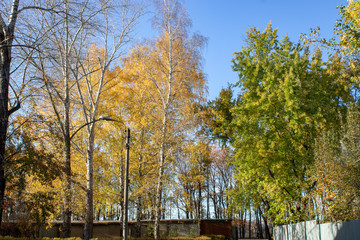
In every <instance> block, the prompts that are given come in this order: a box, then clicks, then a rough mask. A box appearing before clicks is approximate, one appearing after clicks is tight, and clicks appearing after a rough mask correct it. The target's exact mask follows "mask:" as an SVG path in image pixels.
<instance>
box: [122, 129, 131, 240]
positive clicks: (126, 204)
mask: <svg viewBox="0 0 360 240" xmlns="http://www.w3.org/2000/svg"><path fill="white" fill-rule="evenodd" d="M125 134H126V160H125V161H126V163H125V186H124V188H125V190H124V207H125V212H124V219H123V240H127V239H128V208H129V199H128V198H129V192H128V191H129V156H130V129H129V128H128V129H126V130H125Z"/></svg>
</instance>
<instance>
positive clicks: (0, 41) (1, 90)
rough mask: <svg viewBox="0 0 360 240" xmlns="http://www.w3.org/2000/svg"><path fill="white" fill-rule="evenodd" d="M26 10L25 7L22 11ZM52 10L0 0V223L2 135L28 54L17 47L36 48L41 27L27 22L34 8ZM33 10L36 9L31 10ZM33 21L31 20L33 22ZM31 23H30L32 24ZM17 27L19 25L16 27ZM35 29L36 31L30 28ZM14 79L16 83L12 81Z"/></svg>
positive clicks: (0, 206) (0, 210)
mask: <svg viewBox="0 0 360 240" xmlns="http://www.w3.org/2000/svg"><path fill="white" fill-rule="evenodd" d="M25 10H27V11H25ZM31 10H41V11H48V12H56V10H55V6H53V5H51V4H48V5H47V6H46V7H44V6H42V2H41V1H38V2H31V1H24V3H23V1H21V2H20V0H13V1H2V2H1V13H0V32H1V33H0V85H1V86H0V106H1V107H0V225H1V222H2V214H3V207H4V205H3V204H4V202H3V201H4V193H5V188H6V179H5V172H6V168H7V166H6V159H5V150H6V140H7V139H6V136H7V130H8V124H9V117H10V116H11V115H12V114H13V113H15V112H16V111H17V110H18V109H20V103H21V100H22V99H21V98H22V97H23V96H21V95H22V92H23V89H24V87H25V86H26V83H27V81H28V78H27V77H26V76H27V75H26V72H27V68H28V60H29V59H30V57H31V54H23V53H22V50H21V49H28V50H29V49H32V50H30V51H29V52H30V53H33V52H34V51H39V50H40V47H39V46H40V45H41V38H42V37H43V36H44V35H45V33H46V32H45V31H42V30H43V28H42V26H41V24H40V25H31V24H29V22H30V21H31V20H29V19H32V15H33V14H34V11H31ZM35 14H36V13H35ZM33 23H34V22H33ZM33 23H32V24H33ZM18 29H21V30H20V31H19V30H18ZM34 29H36V31H33V30H34ZM16 82H17V83H16Z"/></svg>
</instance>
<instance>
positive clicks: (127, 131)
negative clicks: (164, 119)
mask: <svg viewBox="0 0 360 240" xmlns="http://www.w3.org/2000/svg"><path fill="white" fill-rule="evenodd" d="M99 120H104V121H113V122H120V123H122V122H121V121H118V120H115V119H112V118H110V117H106V116H101V117H100V118H99ZM125 136H126V145H125V146H126V162H125V186H124V207H125V210H124V218H123V240H127V239H128V212H129V158H130V129H129V128H126V129H125Z"/></svg>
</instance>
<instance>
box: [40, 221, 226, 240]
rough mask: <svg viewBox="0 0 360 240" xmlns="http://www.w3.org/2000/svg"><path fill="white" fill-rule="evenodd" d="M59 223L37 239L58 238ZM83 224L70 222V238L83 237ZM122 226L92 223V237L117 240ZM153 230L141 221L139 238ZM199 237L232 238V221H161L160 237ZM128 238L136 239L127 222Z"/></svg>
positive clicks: (132, 228) (42, 231)
mask: <svg viewBox="0 0 360 240" xmlns="http://www.w3.org/2000/svg"><path fill="white" fill-rule="evenodd" d="M60 227H61V223H59V222H58V223H56V224H54V225H53V227H51V228H45V227H43V228H41V229H40V233H39V235H40V236H39V237H60V236H61V232H60ZM83 228H84V223H83V222H72V224H71V236H72V237H82V236H83ZM121 229H122V225H121V223H120V222H114V221H108V222H105V221H103V222H94V225H93V237H95V238H116V237H117V238H118V237H120V236H121ZM153 229H154V222H153V221H141V237H144V238H146V237H152V234H153ZM199 235H224V236H226V237H227V238H228V239H231V238H232V221H231V220H230V219H229V220H225V219H201V220H184V219H181V220H161V221H160V237H194V236H199ZM129 236H130V237H132V238H135V237H136V222H134V221H130V222H129Z"/></svg>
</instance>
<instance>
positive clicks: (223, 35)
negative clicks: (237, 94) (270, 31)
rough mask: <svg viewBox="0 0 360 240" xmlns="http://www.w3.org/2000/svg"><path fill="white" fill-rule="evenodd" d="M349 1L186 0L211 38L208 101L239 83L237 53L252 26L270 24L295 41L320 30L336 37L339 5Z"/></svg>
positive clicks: (195, 21)
mask: <svg viewBox="0 0 360 240" xmlns="http://www.w3.org/2000/svg"><path fill="white" fill-rule="evenodd" d="M346 2H347V1H346V0H185V6H186V8H187V11H188V14H189V16H190V18H191V20H192V23H193V28H192V30H193V31H195V32H199V33H200V34H202V35H203V36H205V37H207V38H208V43H207V47H206V48H205V49H204V54H203V56H204V72H205V73H206V75H207V81H208V87H209V95H208V99H209V100H212V99H214V98H216V97H217V96H218V94H219V92H220V90H221V88H223V87H226V86H227V85H228V83H235V82H236V81H237V74H236V73H234V72H233V71H232V70H231V59H232V58H233V55H232V54H233V53H234V52H238V51H241V47H242V46H243V45H244V40H245V37H246V30H247V29H248V28H249V27H253V26H254V27H258V28H259V29H260V30H263V29H264V28H265V27H266V26H267V25H268V24H269V23H270V22H271V23H272V25H273V28H278V29H279V31H278V34H279V35H280V36H284V35H286V34H287V35H288V36H289V37H290V40H291V41H293V42H295V41H297V40H298V39H299V36H300V34H301V33H309V30H310V28H315V27H317V26H319V27H320V30H321V35H322V36H323V37H326V38H330V37H332V36H333V27H334V25H335V22H336V20H337V19H339V14H338V9H337V8H336V7H337V6H339V5H341V4H346Z"/></svg>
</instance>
